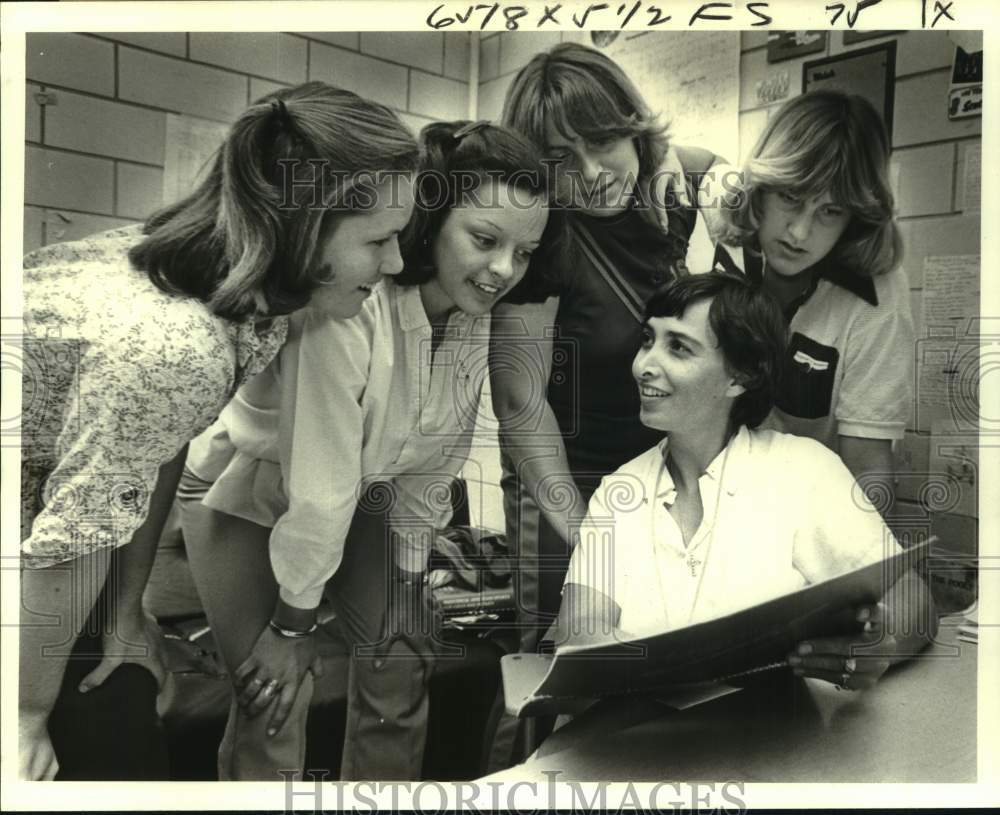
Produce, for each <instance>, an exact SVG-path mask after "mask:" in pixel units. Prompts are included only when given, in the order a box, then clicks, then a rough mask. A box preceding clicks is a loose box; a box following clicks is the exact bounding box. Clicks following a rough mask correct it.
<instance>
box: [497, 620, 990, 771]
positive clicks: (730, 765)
mask: <svg viewBox="0 0 1000 815" xmlns="http://www.w3.org/2000/svg"><path fill="white" fill-rule="evenodd" d="M959 621H960V618H948V619H945V620H943V621H942V624H941V631H940V634H939V636H938V642H937V643H936V644H935V645H934V646H933V647H931V648H929V649H927V651H925V652H924V653H923V654H921V655H920V656H919V657H917V658H915V659H912V660H910V661H908V662H905V663H902V664H900V665H897V666H895V667H893V668H891V669H890V670H889V672H888V673H887V674H886V675H885V676H884V677H883V678H882V680H881V681H880V682H879V683H878V684H877V685H876V686H875V687H873V688H871V689H869V690H867V691H864V692H859V693H852V692H849V691H838V690H837V689H836V688H835V687H834V686H832V685H830V684H829V683H826V682H821V681H818V680H812V679H808V680H802V679H796V678H795V677H794V676H792V675H791V674H790V673H789V672H787V671H782V672H776V673H773V674H767V675H765V676H766V678H764V677H761V678H760V679H759V680H758V681H756V682H754V683H752V684H751V685H749V686H748V687H745V688H743V689H742V690H740V691H739V692H737V693H733V694H730V695H729V696H725V697H722V698H719V699H715V700H713V701H710V702H706V703H704V704H701V705H698V706H695V707H692V708H688V709H686V710H674V709H671V708H668V707H666V706H664V705H663V704H661V703H659V702H656V701H655V700H652V699H609V700H604V701H601V702H599V703H598V704H596V705H594V706H593V707H592V708H590V709H589V710H587V711H586V712H585V713H583V714H581V715H579V716H577V717H576V718H574V719H573V720H572V721H570V722H569V723H568V724H566V725H565V726H563V727H561V728H559V729H558V730H557V731H556V732H555V733H553V734H552V735H551V736H550V737H549V738H548V739H547V740H546V741H545V742H544V743H543V744H542V745H541V747H540V748H539V749H538V750H537V751H536V752H535V754H534V755H532V756H531V758H529V759H528V760H527V761H526V762H525V763H523V764H520V765H518V766H516V767H512V768H511V769H509V770H506V771H504V772H502V773H498V774H495V775H491V776H489V780H491V781H492V780H501V781H514V780H521V779H525V780H538V781H544V780H545V779H546V776H544V775H543V772H545V771H549V772H551V771H553V770H558V771H559V772H560V775H559V780H561V781H570V780H578V781H597V780H610V781H626V780H629V781H673V780H676V781H691V780H702V779H705V780H709V779H711V780H720V779H726V780H733V781H750V782H753V781H756V782H784V783H788V782H825V783H826V782H862V783H863V782H925V783H930V782H938V783H940V782H970V781H975V780H976V668H977V659H976V648H977V646H975V645H970V644H968V643H961V642H958V641H957V639H956V636H955V633H956V632H955V627H956V626H957V625H958V622H959Z"/></svg>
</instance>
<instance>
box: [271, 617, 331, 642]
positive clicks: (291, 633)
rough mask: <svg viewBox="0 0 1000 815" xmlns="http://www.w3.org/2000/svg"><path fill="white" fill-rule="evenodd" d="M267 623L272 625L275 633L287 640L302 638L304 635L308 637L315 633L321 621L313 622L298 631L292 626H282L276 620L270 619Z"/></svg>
mask: <svg viewBox="0 0 1000 815" xmlns="http://www.w3.org/2000/svg"><path fill="white" fill-rule="evenodd" d="M267 624H268V625H269V626H270V627H271V630H272V631H273V632H274V633H275V634H277V635H278V636H279V637H284V638H285V639H287V640H300V639H302V638H303V637H308V636H309V635H310V634H314V633H315V632H316V629H317V628H319V623H313V624H312V625H311V626H309V627H308V628H307V629H306V630H305V631H296V630H295V629H292V628H282V627H281V626H280V625H278V624H277V623H276V622H275V621H274V620H268V621H267Z"/></svg>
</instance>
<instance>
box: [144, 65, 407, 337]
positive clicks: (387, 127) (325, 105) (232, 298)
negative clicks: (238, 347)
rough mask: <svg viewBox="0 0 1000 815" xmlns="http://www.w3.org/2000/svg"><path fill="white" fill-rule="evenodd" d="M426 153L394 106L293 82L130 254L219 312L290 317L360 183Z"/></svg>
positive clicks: (252, 117) (252, 112) (171, 288)
mask: <svg viewBox="0 0 1000 815" xmlns="http://www.w3.org/2000/svg"><path fill="white" fill-rule="evenodd" d="M418 156H419V151H418V148H417V144H416V140H415V139H414V138H413V136H412V135H411V133H410V132H409V130H407V128H406V127H405V126H404V125H403V123H402V122H401V121H400V119H399V117H398V116H396V114H394V113H393V112H392V111H391V110H389V109H388V108H386V107H384V106H383V105H380V104H377V103H375V102H370V101H368V100H366V99H362V98H361V97H360V96H358V95H357V94H354V93H352V92H350V91H346V90H342V89H340V88H335V87H333V86H331V85H327V84H325V83H323V82H306V83H305V84H302V85H298V86H296V87H293V88H283V89H281V90H278V91H275V92H274V93H271V94H268V95H267V96H264V97H262V98H261V99H259V100H258V101H257V102H255V103H254V104H252V105H251V106H250V107H249V108H248V109H247V110H246V111H245V112H244V113H243V114H242V115H241V116H240V117H239V118H238V119H237V120H236V122H235V123H234V124H233V126H232V128H231V129H230V131H229V133H228V135H227V136H226V139H225V142H224V143H223V145H222V147H221V148H220V150H219V152H218V153H217V154H216V157H215V159H214V162H213V164H212V168H211V171H210V172H209V173H208V176H207V177H206V178H205V180H204V181H203V182H202V183H201V184H200V185H199V186H198V188H197V189H195V190H194V192H192V193H191V194H190V195H188V196H187V197H186V198H184V199H183V200H181V201H179V202H177V203H175V204H172V205H170V206H168V207H166V208H164V209H162V210H160V211H159V212H157V213H155V214H154V215H152V216H151V217H150V218H149V219H148V220H147V221H146V224H145V229H144V231H145V233H146V238H145V239H144V240H143V241H142V242H140V243H139V244H137V245H136V246H135V247H133V249H132V250H131V252H130V253H129V258H130V260H131V261H132V263H133V265H135V266H136V268H139V269H143V270H145V271H146V273H147V274H148V275H149V277H150V279H151V280H152V281H153V283H154V284H156V285H157V286H158V287H159V288H161V289H163V290H164V291H168V292H171V293H181V294H186V295H189V296H191V297H196V298H198V299H199V300H202V301H203V302H205V303H207V304H208V306H209V308H210V309H211V310H212V311H213V312H214V313H215V314H218V315H220V316H223V317H227V318H229V319H233V320H242V319H246V318H248V317H253V316H270V315H278V314H286V313H288V312H291V311H294V310H296V309H298V308H301V307H302V306H304V305H305V304H306V303H307V302H308V300H309V297H310V296H311V294H312V292H313V291H314V290H315V288H316V286H317V285H318V284H319V282H320V281H319V279H318V264H317V263H316V262H315V259H316V256H317V247H318V246H320V245H321V241H322V239H323V237H324V236H325V235H329V234H330V230H331V229H332V228H333V226H334V224H335V222H336V220H337V219H338V218H339V217H342V216H343V215H349V214H351V213H352V205H353V204H354V203H355V198H354V197H352V194H351V193H352V190H354V189H355V187H356V183H357V180H358V179H359V178H366V179H371V178H372V174H377V173H379V172H412V171H413V170H415V168H416V165H417V160H418ZM361 197H362V196H361V195H360V194H359V195H358V196H357V197H356V198H357V199H358V200H360V198H361ZM355 211H356V212H360V211H361V210H360V209H359V210H355Z"/></svg>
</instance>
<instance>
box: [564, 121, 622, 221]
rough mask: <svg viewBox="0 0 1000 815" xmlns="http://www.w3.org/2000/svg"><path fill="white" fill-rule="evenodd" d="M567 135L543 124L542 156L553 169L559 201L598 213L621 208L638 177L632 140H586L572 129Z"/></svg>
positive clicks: (606, 213)
mask: <svg viewBox="0 0 1000 815" xmlns="http://www.w3.org/2000/svg"><path fill="white" fill-rule="evenodd" d="M568 135H569V137H568V138H567V136H564V135H563V134H561V133H560V132H559V131H558V130H557V129H556V128H555V127H554V126H553V125H552V124H551V123H549V124H548V125H546V127H545V157H546V159H547V161H548V162H550V166H554V169H555V173H556V176H555V181H556V187H555V190H556V198H557V200H558V201H559V203H560V204H561V205H563V206H572V207H575V208H576V209H579V210H581V211H582V212H585V213H587V214H588V215H594V216H597V217H608V216H611V215H616V214H617V213H619V212H622V211H623V210H624V209H626V208H627V207H628V205H629V201H630V199H631V196H632V191H633V189H634V188H635V182H636V179H638V177H639V154H638V153H637V152H636V149H635V143H634V142H633V140H632V139H630V138H627V137H625V138H613V139H610V140H608V141H603V142H593V141H591V142H588V141H586V140H585V139H583V138H581V137H580V136H578V135H576V134H575V133H572V132H571V133H569V134H568ZM551 162H556V163H554V165H553V164H551Z"/></svg>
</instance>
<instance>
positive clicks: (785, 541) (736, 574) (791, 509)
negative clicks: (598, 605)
mask: <svg viewBox="0 0 1000 815" xmlns="http://www.w3.org/2000/svg"><path fill="white" fill-rule="evenodd" d="M668 444H669V438H667V439H664V441H663V442H661V443H660V444H659V445H657V446H656V447H654V448H652V449H650V450H648V451H647V452H645V453H643V454H642V455H641V456H638V457H637V458H635V459H633V460H632V461H630V462H629V463H628V464H626V465H624V466H623V467H622V468H621V469H619V470H618V471H616V472H615V473H612V474H611V475H609V476H606V477H605V478H604V479H603V481H602V482H601V484H600V486H599V487H598V489H597V491H596V492H595V493H594V495H593V497H592V498H591V501H590V505H589V508H588V513H587V518H586V519H585V521H584V523H583V526H582V527H581V540H580V543H579V545H578V546H577V547H576V549H575V550H574V552H573V556H572V559H571V561H570V567H569V572H568V575H567V578H566V582H567V583H577V584H580V585H584V586H588V587H590V588H592V589H595V590H597V591H599V592H601V593H603V594H605V595H608V596H609V597H611V598H612V599H613V600H614V601H615V602H616V603H617V604H618V605H619V607H620V608H621V618H620V620H619V624H618V625H619V628H621V629H622V630H623V631H625V632H628V633H629V634H635V635H637V636H649V635H652V634H656V633H662V632H664V631H668V630H671V629H674V628H679V627H682V626H685V625H688V624H690V623H694V622H701V621H704V620H709V619H713V618H715V617H719V616H722V615H725V614H729V613H732V612H734V611H738V610H740V609H743V608H747V607H749V606H752V605H755V604H757V603H761V602H764V601H766V600H769V599H772V598H774V597H777V596H779V595H781V594H786V593H788V592H792V591H796V590H798V589H800V588H802V587H804V586H806V585H809V584H811V583H816V582H819V581H821V580H826V579H828V578H831V577H835V576H836V575H839V574H843V573H845V572H848V571H851V570H852V569H855V568H858V567H860V566H863V565H865V564H868V563H872V562H874V561H877V560H879V559H881V558H883V557H885V556H887V555H889V554H892V553H894V552H896V551H898V549H899V544H898V543H896V540H895V538H893V536H892V533H891V532H890V531H889V529H888V528H887V527H886V525H885V523H884V522H883V521H882V518H881V516H880V515H879V513H878V512H877V511H876V510H875V509H874V508H873V507H872V506H871V504H870V503H869V502H868V499H867V498H865V496H864V494H863V493H862V491H861V490H860V489H858V488H857V487H856V486H855V482H854V477H853V476H852V475H851V474H850V472H849V471H848V469H847V467H845V466H844V464H843V462H842V461H841V460H840V458H839V457H838V456H837V455H836V454H834V453H832V452H831V451H830V450H828V449H827V448H826V447H824V446H823V445H821V444H819V443H817V442H816V441H813V440H812V439H806V438H801V437H798V436H790V435H787V434H784V433H778V432H776V431H773V430H747V429H746V428H745V427H744V428H742V429H741V430H740V431H739V433H738V434H737V435H735V436H734V437H733V438H732V439H731V440H730V442H729V444H728V445H727V447H726V449H724V450H723V451H722V452H721V453H719V455H718V456H717V457H716V458H715V460H714V461H713V462H712V463H711V464H710V465H709V467H708V468H707V469H706V471H705V473H704V474H703V475H702V476H701V478H700V479H699V481H698V489H699V491H700V493H701V500H702V506H703V509H704V512H703V518H702V522H701V524H700V526H699V528H698V530H697V531H696V532H695V534H694V536H693V537H692V538H691V540H690V541H689V542H688V545H687V546H685V545H684V541H683V539H682V537H681V532H680V528H679V527H678V526H677V523H676V521H675V520H674V518H673V516H672V515H671V514H670V512H669V511H668V509H667V507H666V506H665V504H666V505H669V504H671V503H672V502H673V498H674V484H673V479H672V478H671V476H670V473H669V472H668V470H667V468H666V466H665V464H664V457H665V455H666V451H667V445H668Z"/></svg>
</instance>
